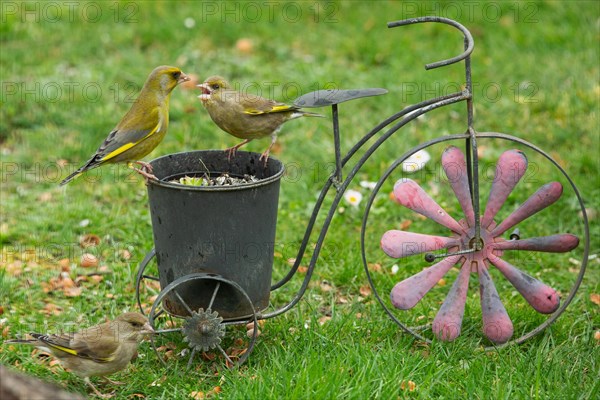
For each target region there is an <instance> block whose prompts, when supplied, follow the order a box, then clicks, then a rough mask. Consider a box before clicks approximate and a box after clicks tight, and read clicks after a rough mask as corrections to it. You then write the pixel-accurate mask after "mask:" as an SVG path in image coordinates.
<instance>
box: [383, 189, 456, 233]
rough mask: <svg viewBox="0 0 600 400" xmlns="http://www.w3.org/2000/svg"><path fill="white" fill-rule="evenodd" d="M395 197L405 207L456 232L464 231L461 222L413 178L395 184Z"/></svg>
mask: <svg viewBox="0 0 600 400" xmlns="http://www.w3.org/2000/svg"><path fill="white" fill-rule="evenodd" d="M394 197H395V198H396V201H398V203H400V204H402V205H403V206H404V207H406V208H410V209H411V210H413V211H414V212H417V213H419V214H421V215H424V216H426V217H427V218H429V219H431V220H433V221H435V222H437V223H438V224H440V225H443V226H445V227H446V228H448V229H450V230H452V231H454V232H456V233H462V232H463V231H464V229H463V228H462V227H461V226H460V224H459V223H458V222H456V220H455V219H454V218H452V217H451V216H450V215H448V213H447V212H446V211H445V210H444V209H443V208H442V207H441V206H440V205H439V204H438V203H436V202H435V200H433V199H432V198H431V197H429V195H428V194H427V193H426V192H425V191H424V190H423V188H421V186H419V185H418V184H417V183H416V182H415V181H413V180H412V179H408V178H403V179H400V180H398V181H397V182H396V184H395V185H394Z"/></svg>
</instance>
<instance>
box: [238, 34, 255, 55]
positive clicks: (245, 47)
mask: <svg viewBox="0 0 600 400" xmlns="http://www.w3.org/2000/svg"><path fill="white" fill-rule="evenodd" d="M235 48H236V49H237V50H238V51H239V52H240V53H242V54H250V53H252V50H253V49H254V43H253V42H252V40H251V39H248V38H241V39H239V40H238V41H237V42H236V43H235Z"/></svg>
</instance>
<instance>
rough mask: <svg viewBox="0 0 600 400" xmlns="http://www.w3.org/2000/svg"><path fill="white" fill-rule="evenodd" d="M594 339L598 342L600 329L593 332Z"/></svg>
mask: <svg viewBox="0 0 600 400" xmlns="http://www.w3.org/2000/svg"><path fill="white" fill-rule="evenodd" d="M594 339H596V340H597V341H599V342H600V331H596V332H594Z"/></svg>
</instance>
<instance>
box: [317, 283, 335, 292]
mask: <svg viewBox="0 0 600 400" xmlns="http://www.w3.org/2000/svg"><path fill="white" fill-rule="evenodd" d="M319 287H320V288H321V291H323V292H330V291H331V290H332V289H333V286H331V284H330V283H329V282H327V281H325V280H323V281H321V283H320V284H319Z"/></svg>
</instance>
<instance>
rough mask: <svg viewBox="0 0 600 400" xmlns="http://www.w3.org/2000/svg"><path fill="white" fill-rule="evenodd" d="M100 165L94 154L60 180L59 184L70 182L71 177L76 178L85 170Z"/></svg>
mask: <svg viewBox="0 0 600 400" xmlns="http://www.w3.org/2000/svg"><path fill="white" fill-rule="evenodd" d="M98 166H100V164H99V163H98V162H97V161H96V156H94V157H92V158H91V159H89V160H88V162H86V163H85V164H83V166H81V167H80V168H79V169H78V170H77V171H75V172H73V173H72V174H71V175H69V176H67V177H66V178H65V179H63V180H62V181H61V182H60V184H59V185H60V186H64V185H66V184H67V183H69V182H71V181H72V180H73V179H75V178H77V177H78V176H79V175H81V174H83V173H84V172H85V171H87V170H90V169H93V168H96V167H98Z"/></svg>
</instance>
